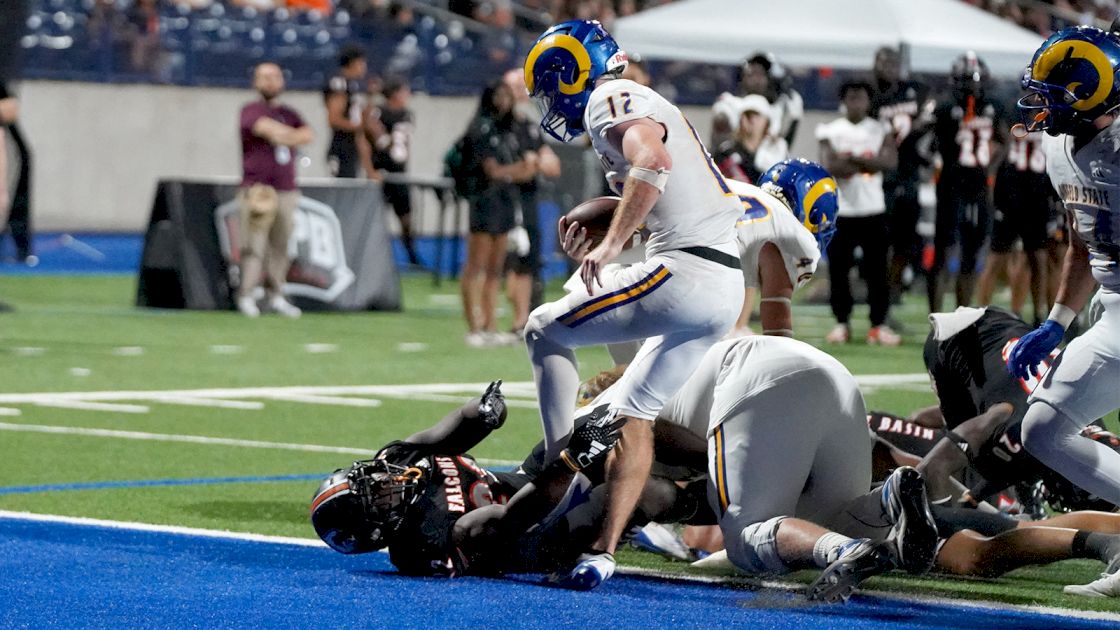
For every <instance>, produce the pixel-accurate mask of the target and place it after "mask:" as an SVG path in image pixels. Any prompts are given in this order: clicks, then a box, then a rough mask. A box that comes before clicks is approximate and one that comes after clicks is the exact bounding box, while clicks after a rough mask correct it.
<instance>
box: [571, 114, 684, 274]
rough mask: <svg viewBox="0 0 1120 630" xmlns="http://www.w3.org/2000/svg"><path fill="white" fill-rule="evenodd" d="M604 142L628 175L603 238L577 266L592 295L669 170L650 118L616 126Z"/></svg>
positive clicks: (660, 133)
mask: <svg viewBox="0 0 1120 630" xmlns="http://www.w3.org/2000/svg"><path fill="white" fill-rule="evenodd" d="M607 138H608V140H610V142H611V143H612V144H614V145H615V146H616V147H618V148H619V149H620V151H621V153H622V155H623V157H625V158H626V161H627V162H628V163H629V164H630V171H629V172H628V173H627V176H626V180H625V182H624V183H623V187H622V201H620V202H618V207H617V208H615V211H614V216H613V217H611V226H610V228H609V229H608V230H607V235H606V236H605V237H603V240H602V242H600V243H599V244H598V245H597V246H596V247H595V248H594V249H592V250H591V251H590V252H588V254H587V255H586V256H584V257H583V260H582V261H581V262H580V277H581V278H582V279H583V282H584V284H585V285H586V286H587V292H588V293H594V284H595V283H596V282H598V283H599V286H602V281H600V279H599V274H600V272H601V271H602V269H603V267H604V266H605V265H607V264H608V263H610V262H611V261H612V260H614V259H615V257H617V256H618V254H619V253H621V252H622V248H623V246H624V245H625V244H626V242H627V241H629V240H630V237H631V235H633V234H634V232H635V231H637V229H638V228H639V227H641V226H642V224H644V223H645V221H646V217H647V216H649V212H650V210H652V209H653V205H654V204H655V203H657V200H658V199H660V198H661V193H662V192H663V191H664V190H665V184H666V182H668V180H669V172H670V171H671V170H672V168H673V158H672V157H671V156H670V155H669V150H668V149H667V148H666V147H665V128H664V127H662V126H661V124H660V123H658V122H655V121H654V120H653V119H652V118H636V119H633V120H627V121H625V122H622V123H619V124H617V125H615V126H613V127H611V128H610V129H609V130H608V131H607Z"/></svg>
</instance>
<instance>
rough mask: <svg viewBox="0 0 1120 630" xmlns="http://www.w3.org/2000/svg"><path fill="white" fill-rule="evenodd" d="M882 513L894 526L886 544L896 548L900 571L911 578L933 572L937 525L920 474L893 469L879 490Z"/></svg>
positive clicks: (902, 469) (909, 469)
mask: <svg viewBox="0 0 1120 630" xmlns="http://www.w3.org/2000/svg"><path fill="white" fill-rule="evenodd" d="M882 500H883V509H884V510H885V511H886V514H887V519H888V520H890V522H891V523H894V526H893V527H891V531H890V533H889V534H887V542H890V543H892V544H893V545H894V546H895V548H896V552H895V554H896V557H897V558H898V564H899V567H900V568H902V569H905V570H906V571H907V572H909V573H912V574H914V575H921V574H923V573H927V572H929V570H930V569H931V568H933V562H934V559H935V558H936V557H937V541H938V535H937V523H936V522H935V521H934V520H933V513H932V512H931V511H930V509H929V499H928V498H927V497H926V484H925V481H923V480H922V474H921V473H920V472H918V471H917V470H914V469H913V468H911V467H909V466H901V467H899V468H896V469H895V471H894V472H893V473H891V476H890V477H887V481H886V483H884V484H883V489H882Z"/></svg>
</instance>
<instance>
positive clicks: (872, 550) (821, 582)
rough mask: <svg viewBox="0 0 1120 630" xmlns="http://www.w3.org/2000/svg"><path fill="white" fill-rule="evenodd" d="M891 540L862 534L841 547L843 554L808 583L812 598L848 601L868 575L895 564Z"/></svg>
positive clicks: (814, 599)
mask: <svg viewBox="0 0 1120 630" xmlns="http://www.w3.org/2000/svg"><path fill="white" fill-rule="evenodd" d="M894 550H895V548H894V545H893V544H892V543H891V542H890V541H885V540H884V541H881V542H871V540H870V539H867V538H859V539H856V540H853V541H851V542H849V543H847V544H846V545H845V546H844V547H842V548H841V549H840V556H839V557H838V558H837V559H836V561H835V562H833V563H832V564H830V565H828V567H827V568H826V569H825V570H824V571H823V572H821V575H820V577H818V578H817V579H816V580H814V581H813V583H812V584H810V585H809V589H808V591H806V593H805V595H806V597H808V598H809V601H814V602H827V603H829V604H835V603H837V602H846V601H848V598H849V597H851V596H852V592H853V591H855V588H856V587H857V586H859V585H860V584H861V583H862V582H863V581H864V580H866V579H867V578H869V577H872V576H875V575H880V574H882V573H886V572H887V571H890V570H891V569H893V568H895V566H896V564H897V561H896V559H895V555H894Z"/></svg>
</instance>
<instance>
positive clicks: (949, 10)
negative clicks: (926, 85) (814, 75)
mask: <svg viewBox="0 0 1120 630" xmlns="http://www.w3.org/2000/svg"><path fill="white" fill-rule="evenodd" d="M611 32H612V34H613V35H614V36H615V39H617V40H618V42H619V45H621V46H622V48H623V49H624V50H627V51H633V52H636V53H640V54H641V55H642V56H643V57H648V58H651V59H673V60H681V61H696V62H706V63H722V64H737V63H739V62H741V61H742V60H743V59H744V58H745V57H747V56H748V55H750V54H751V53H753V52H755V51H760V50H764V51H768V52H771V53H774V55H776V56H777V57H778V59H780V60H781V61H782V63H784V64H785V65H787V66H801V67H822V66H823V67H832V68H839V69H865V70H870V68H871V64H872V60H873V57H874V54H875V50H876V49H877V48H879V47H880V46H884V45H888V46H898V45H900V44H904V45H906V46H907V48H908V50H909V56H910V69H911V70H913V71H917V72H939V73H944V72H948V70H949V66H950V64H951V63H952V60H953V59H954V58H955V57H957V56H958V55H960V54H961V53H962V52H964V51H966V50H974V51H976V53H977V54H978V55H979V56H980V57H981V58H982V59H983V60H984V61H985V62H986V63H987V64H988V67H989V68H990V69H991V71H992V74H993V75H994V76H997V77H1003V78H1017V77H1019V76H1021V75H1022V73H1023V69H1024V68H1025V67H1026V66H1027V64H1028V63H1029V62H1030V59H1031V55H1032V54H1033V53H1034V51H1035V49H1036V48H1038V46H1039V45H1040V44H1041V43H1042V40H1043V38H1042V37H1041V36H1039V35H1037V34H1035V33H1032V32H1031V31H1028V30H1026V29H1023V28H1020V27H1018V26H1016V25H1014V24H1012V23H1011V22H1008V21H1007V20H1004V19H1002V18H999V17H997V16H995V15H992V14H990V13H988V12H986V11H983V10H980V9H977V8H975V7H972V6H970V5H968V4H965V3H964V2H960V1H959V0H777V1H776V2H774V1H768V2H761V1H760V0H683V1H682V2H676V3H673V4H669V5H665V6H662V7H658V8H656V9H651V10H649V11H643V12H641V13H638V14H636V15H632V16H630V17H626V18H621V19H619V20H617V21H616V22H615V24H614V26H613V28H612V29H611Z"/></svg>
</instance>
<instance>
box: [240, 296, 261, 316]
mask: <svg viewBox="0 0 1120 630" xmlns="http://www.w3.org/2000/svg"><path fill="white" fill-rule="evenodd" d="M237 310H239V311H241V314H242V315H244V316H245V317H260V316H261V309H259V308H257V301H256V300H254V299H253V298H251V297H249V296H247V295H246V296H242V297H239V298H237Z"/></svg>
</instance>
